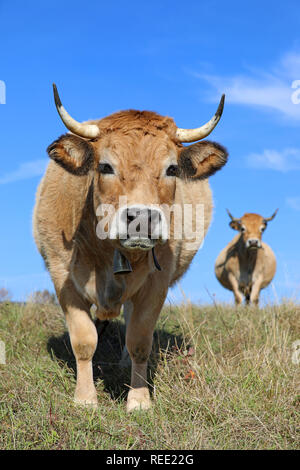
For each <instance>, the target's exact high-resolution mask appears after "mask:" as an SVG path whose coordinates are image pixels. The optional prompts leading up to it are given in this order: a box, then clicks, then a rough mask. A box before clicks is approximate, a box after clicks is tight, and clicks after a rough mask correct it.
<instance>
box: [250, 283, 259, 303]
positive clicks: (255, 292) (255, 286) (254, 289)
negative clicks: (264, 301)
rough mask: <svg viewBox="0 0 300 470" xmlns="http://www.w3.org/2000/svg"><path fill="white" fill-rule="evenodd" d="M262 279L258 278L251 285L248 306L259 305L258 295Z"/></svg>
mask: <svg viewBox="0 0 300 470" xmlns="http://www.w3.org/2000/svg"><path fill="white" fill-rule="evenodd" d="M261 285H262V278H258V279H257V280H256V281H255V282H254V283H253V285H252V289H251V294H250V304H254V305H258V304H259V294H260V291H261Z"/></svg>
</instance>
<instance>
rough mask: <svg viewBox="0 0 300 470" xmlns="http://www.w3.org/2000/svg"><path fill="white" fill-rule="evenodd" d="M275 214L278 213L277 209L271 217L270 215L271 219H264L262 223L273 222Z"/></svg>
mask: <svg viewBox="0 0 300 470" xmlns="http://www.w3.org/2000/svg"><path fill="white" fill-rule="evenodd" d="M277 212H278V209H276V211H275V212H274V214H273V215H271V217H265V219H264V221H265V222H270V220H273V219H274V217H275V215H276V214H277Z"/></svg>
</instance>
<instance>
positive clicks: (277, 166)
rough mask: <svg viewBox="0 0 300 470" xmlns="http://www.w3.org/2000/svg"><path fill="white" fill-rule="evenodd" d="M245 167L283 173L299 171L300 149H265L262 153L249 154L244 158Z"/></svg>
mask: <svg viewBox="0 0 300 470" xmlns="http://www.w3.org/2000/svg"><path fill="white" fill-rule="evenodd" d="M246 162H247V166H249V167H251V168H259V169H264V168H266V169H271V170H275V171H281V172H283V173H285V172H287V171H291V170H300V149H298V148H285V149H283V150H281V151H277V150H271V149H266V150H264V151H263V152H262V153H251V154H250V155H248V156H247V157H246Z"/></svg>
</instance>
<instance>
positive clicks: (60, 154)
mask: <svg viewBox="0 0 300 470" xmlns="http://www.w3.org/2000/svg"><path fill="white" fill-rule="evenodd" d="M54 97H55V103H56V107H57V110H58V113H59V115H60V117H61V119H62V121H63V122H64V124H65V125H66V127H67V128H68V129H69V130H70V131H71V132H72V133H71V134H65V135H63V136H62V137H60V138H59V139H58V140H56V141H55V142H53V144H51V145H50V146H49V148H48V153H49V156H50V157H51V158H52V159H53V160H55V161H56V162H57V163H58V164H59V165H61V166H62V167H63V168H64V169H65V170H66V171H68V172H70V173H72V174H74V175H78V177H80V175H87V174H88V173H89V174H92V178H93V193H94V207H95V211H96V210H97V208H99V207H100V206H101V207H104V205H110V206H111V207H113V208H114V209H115V211H117V216H118V219H117V220H118V222H119V223H118V224H116V223H115V221H116V216H114V219H113V223H112V224H111V226H112V230H113V236H112V237H111V238H114V237H116V241H114V243H115V246H119V247H123V248H125V249H139V250H149V249H151V248H153V247H154V245H155V244H156V243H162V242H164V237H165V236H164V222H165V221H164V217H165V216H164V211H163V210H162V209H161V208H160V206H161V205H168V206H170V205H172V204H173V203H174V197H175V189H176V182H177V180H178V178H181V179H188V180H199V179H204V178H207V177H209V176H210V175H212V174H213V173H215V172H216V171H217V170H219V169H220V168H221V167H222V166H223V165H224V164H225V163H226V160H227V152H226V150H225V149H224V148H223V147H221V146H220V145H219V144H216V143H214V142H209V141H203V142H197V143H194V144H192V145H190V146H183V145H182V143H183V142H195V141H199V140H200V139H203V138H204V137H206V136H207V135H208V134H209V133H210V132H211V131H212V130H213V129H214V128H215V126H216V125H217V123H218V122H219V120H220V118H221V115H222V111H223V106H224V95H223V96H222V99H221V101H220V104H219V107H218V110H217V112H216V114H215V115H214V117H213V118H212V119H211V120H210V121H209V122H208V123H206V124H205V125H204V126H201V127H200V128H197V129H180V128H177V126H176V125H175V123H174V121H173V119H171V118H168V117H162V116H160V115H158V114H156V113H153V112H149V111H133V110H129V111H123V112H119V113H116V114H113V115H111V116H108V117H105V118H103V119H101V120H99V121H89V122H87V123H79V122H77V121H75V120H74V119H73V118H72V117H71V116H70V115H69V114H68V113H67V111H66V110H65V109H64V107H63V106H62V104H61V101H60V98H59V96H58V93H57V90H56V87H55V85H54ZM78 184H80V181H78ZM120 197H122V198H121V199H120ZM98 215H100V214H98ZM112 217H113V216H112ZM144 222H145V223H144ZM141 225H142V226H143V227H147V228H146V229H144V228H141ZM135 229H137V231H139V233H138V235H136V232H135V233H134V234H133V233H132V232H131V230H132V231H133V232H134V230H135ZM110 233H111V232H110Z"/></svg>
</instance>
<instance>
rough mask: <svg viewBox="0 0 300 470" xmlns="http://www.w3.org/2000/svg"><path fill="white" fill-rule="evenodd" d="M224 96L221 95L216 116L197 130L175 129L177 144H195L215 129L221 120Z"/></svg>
mask: <svg viewBox="0 0 300 470" xmlns="http://www.w3.org/2000/svg"><path fill="white" fill-rule="evenodd" d="M224 101H225V95H222V98H221V100H220V103H219V106H218V109H217V112H216V114H215V115H214V116H213V117H212V118H211V120H210V121H208V122H207V123H206V124H204V125H203V126H201V127H198V128H197V129H180V128H179V127H178V128H177V131H176V137H177V139H178V140H179V142H195V141H196V140H201V139H204V137H206V136H208V135H209V134H210V133H211V132H212V131H213V130H214V128H215V127H216V125H217V124H218V122H219V121H220V119H221V116H222V113H223V108H224Z"/></svg>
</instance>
